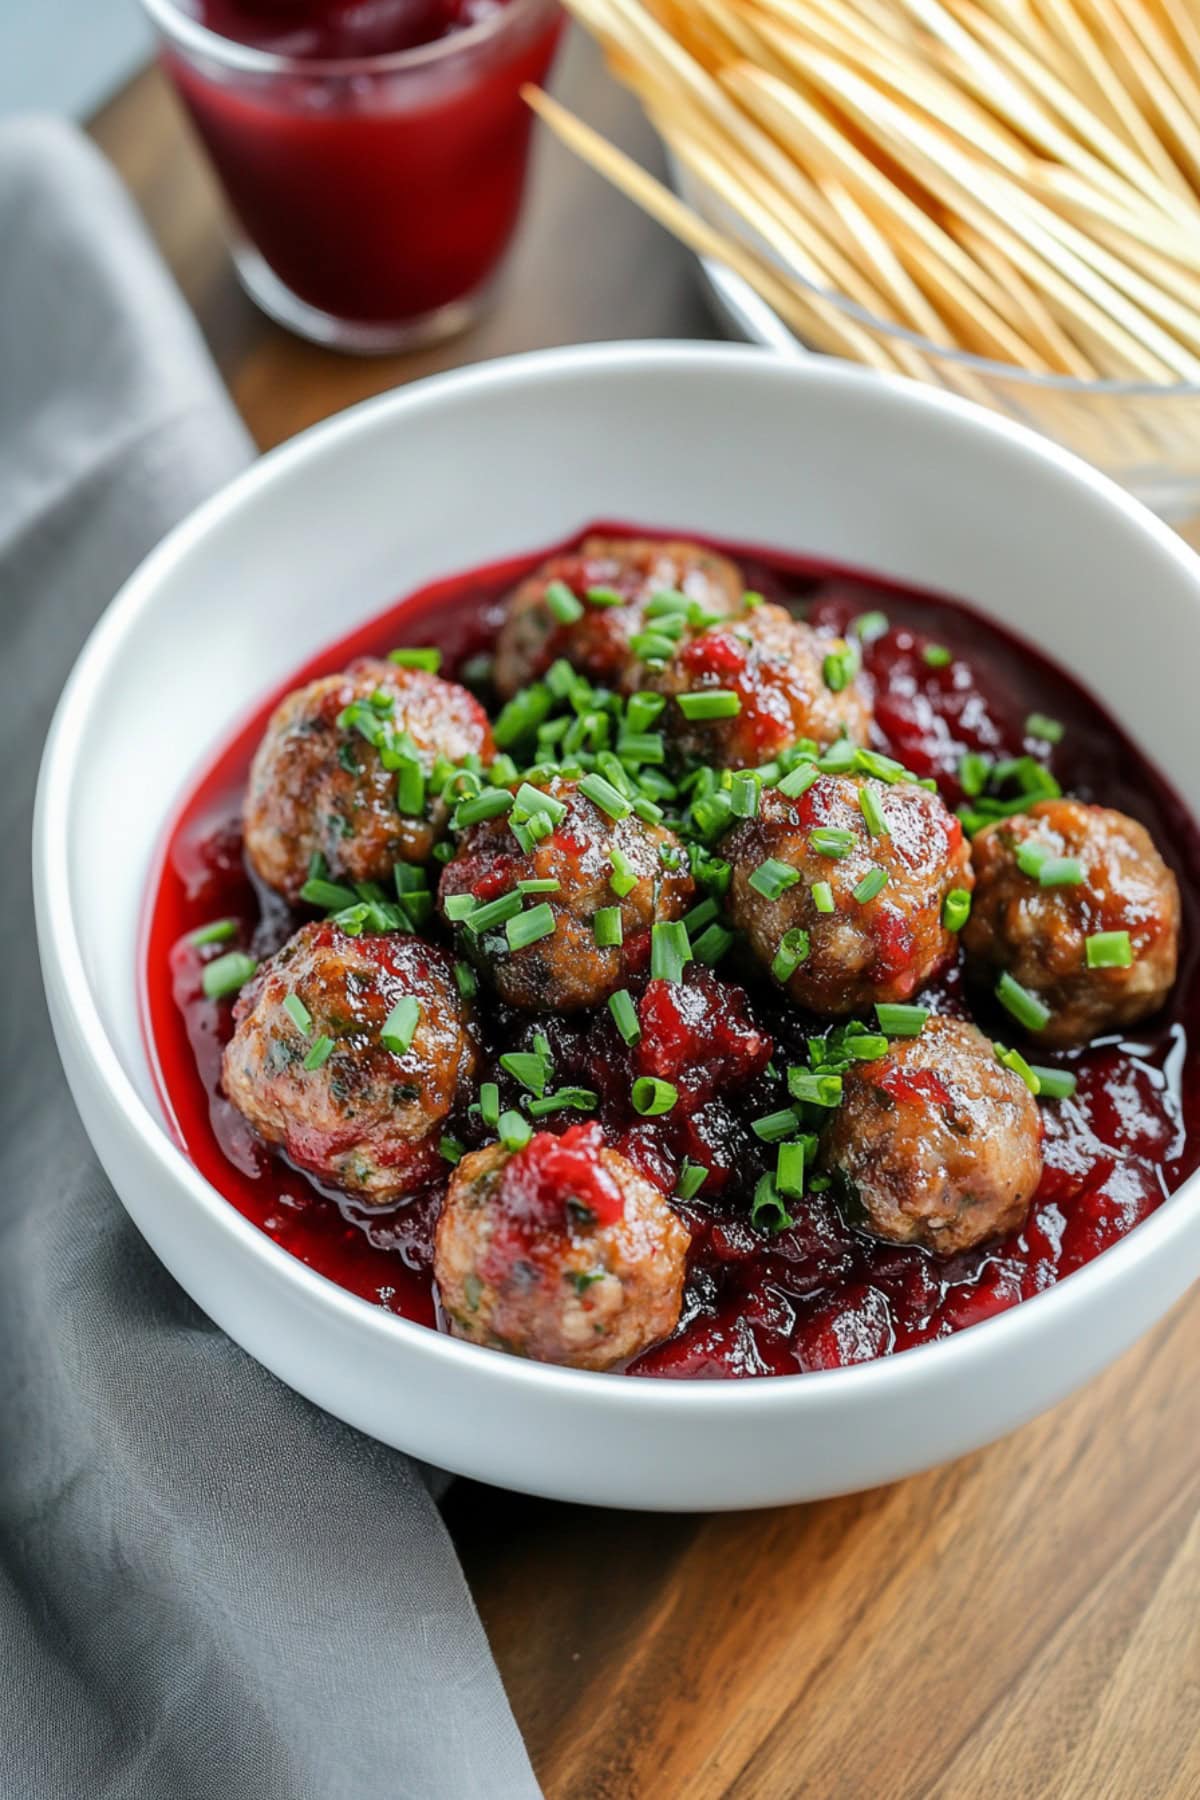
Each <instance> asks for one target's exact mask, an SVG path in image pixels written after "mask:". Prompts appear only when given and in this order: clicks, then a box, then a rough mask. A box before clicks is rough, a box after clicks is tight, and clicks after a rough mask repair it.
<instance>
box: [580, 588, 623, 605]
mask: <svg viewBox="0 0 1200 1800" xmlns="http://www.w3.org/2000/svg"><path fill="white" fill-rule="evenodd" d="M584 598H585V599H586V601H587V603H588V605H589V606H624V605H625V604H626V600H625V596H624V594H618V592H617V590H616V588H613V587H590V588H588V589H587V591H586V593H585V595H584Z"/></svg>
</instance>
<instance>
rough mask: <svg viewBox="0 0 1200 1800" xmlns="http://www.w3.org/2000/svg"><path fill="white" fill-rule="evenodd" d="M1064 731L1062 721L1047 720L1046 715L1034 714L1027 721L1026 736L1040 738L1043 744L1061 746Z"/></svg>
mask: <svg viewBox="0 0 1200 1800" xmlns="http://www.w3.org/2000/svg"><path fill="white" fill-rule="evenodd" d="M1063 731H1064V727H1063V724H1062V722H1061V720H1059V719H1050V718H1047V716H1046V714H1045V713H1040V712H1032V713H1030V715H1029V717H1028V718H1027V719H1026V721H1025V736H1026V737H1031V738H1040V739H1041V741H1042V743H1043V744H1061V743H1062V740H1063Z"/></svg>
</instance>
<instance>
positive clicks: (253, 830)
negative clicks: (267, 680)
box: [244, 657, 494, 902]
mask: <svg viewBox="0 0 1200 1800" xmlns="http://www.w3.org/2000/svg"><path fill="white" fill-rule="evenodd" d="M376 696H378V698H377V699H376V698H375V697H376ZM355 702H358V703H359V705H360V707H361V708H362V716H363V720H364V723H365V724H366V726H367V728H368V730H371V731H372V733H373V734H376V733H377V734H378V736H379V740H380V742H379V745H378V746H377V745H376V744H373V743H370V742H368V740H367V738H366V737H365V736H364V735H363V733H362V731H360V730H359V729H358V727H357V726H355V725H353V724H351V723H347V724H345V725H343V724H341V723H340V722H339V721H340V720H341V718H342V715H343V713H344V711H345V709H346V708H347V707H349V706H352V705H353V704H354V703H355ZM393 743H394V749H393V747H392V745H393ZM406 752H407V753H408V756H409V758H410V759H411V757H412V756H413V755H415V758H416V760H417V762H419V764H420V766H421V769H422V771H423V773H424V774H425V775H428V774H429V772H430V770H431V769H432V768H433V766H434V764H435V762H437V760H438V759H439V758H443V759H444V760H445V761H446V762H450V763H458V762H461V761H462V760H463V758H464V757H466V756H469V755H471V754H472V753H474V754H476V755H478V756H480V757H482V758H483V759H484V760H485V761H488V760H490V759H491V757H492V756H493V755H494V748H493V744H492V733H491V727H490V726H489V724H488V721H487V715H486V713H485V712H484V710H483V708H482V707H481V706H480V705H479V703H478V701H476V700H474V699H473V698H472V696H471V695H470V694H468V693H467V691H466V689H465V688H461V687H458V686H457V685H456V684H455V683H454V682H451V681H441V680H439V678H438V677H437V676H436V675H430V674H427V673H426V672H425V670H423V669H401V668H397V666H396V665H395V663H390V662H381V661H378V660H377V659H375V658H373V657H364V658H362V659H361V660H360V661H358V662H355V663H352V664H351V666H350V668H349V669H347V670H346V672H345V673H344V674H342V675H326V676H324V677H322V679H321V680H319V681H312V682H310V683H309V685H308V686H307V687H303V688H298V689H297V690H296V691H295V692H294V693H291V694H289V695H288V696H287V698H286V699H285V700H283V701H281V703H280V705H279V706H278V707H277V708H276V709H275V712H274V713H273V714H272V717H271V721H270V723H269V725H268V726H267V731H266V736H265V737H264V738H263V741H262V743H261V744H260V745H259V747H258V750H257V752H256V753H255V757H254V761H253V763H252V764H251V768H250V781H249V786H248V787H247V790H246V800H245V808H244V827H245V839H246V854H247V855H248V857H249V859H250V862H251V864H252V866H253V867H254V869H255V870H256V871H257V873H258V874H259V875H261V877H262V879H263V880H264V881H265V882H266V883H267V885H268V887H272V888H275V889H277V891H278V892H279V893H281V894H283V895H285V896H286V897H287V899H288V900H291V901H293V902H295V901H296V900H297V899H298V898H299V894H300V889H301V888H302V887H303V886H304V883H305V881H306V880H307V879H308V874H309V864H310V862H311V860H312V858H313V856H314V855H316V854H318V853H319V854H320V855H321V856H323V857H324V858H325V864H326V867H327V868H328V871H329V873H330V875H331V876H333V877H334V878H335V879H337V878H339V877H342V878H345V879H348V880H350V881H390V880H391V874H392V865H393V864H394V863H396V862H412V863H422V862H426V861H428V859H429V855H430V852H431V851H432V849H433V846H434V844H435V842H436V841H437V839H438V838H439V837H440V836H441V834H442V832H443V830H444V829H445V822H446V808H445V806H444V805H443V803H442V802H441V801H440V800H432V799H431V800H428V801H427V800H426V798H425V796H424V794H423V793H421V792H419V791H418V792H417V793H416V794H415V796H408V797H406V796H405V795H404V794H403V793H401V792H398V788H397V781H398V778H400V779H403V776H402V765H403V764H404V759H405V753H406ZM409 766H411V764H409ZM417 785H418V789H419V788H420V787H421V786H422V785H423V784H422V783H421V782H420V781H419V780H418V784H417ZM402 806H403V809H404V810H402V809H401V808H402ZM410 809H411V810H410Z"/></svg>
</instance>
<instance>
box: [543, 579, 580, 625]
mask: <svg viewBox="0 0 1200 1800" xmlns="http://www.w3.org/2000/svg"><path fill="white" fill-rule="evenodd" d="M546 605H547V606H548V607H549V608H550V611H551V612H552V613H553V614H554V617H555V618H556V619H557V620H558V622H559V624H560V625H574V623H575V621H576V620H577V619H582V617H583V603H582V601H579V600H577V599H576V598H575V596H574V594H573V593H572V592H571V590H570V588H569V587H568V586H567V584H566V582H565V581H551V582H550V583H549V584H548V585H547V588H546Z"/></svg>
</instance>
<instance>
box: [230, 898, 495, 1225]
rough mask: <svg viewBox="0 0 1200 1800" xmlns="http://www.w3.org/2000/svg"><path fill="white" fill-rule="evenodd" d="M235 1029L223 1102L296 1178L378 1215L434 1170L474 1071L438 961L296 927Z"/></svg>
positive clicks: (384, 941) (446, 969) (409, 945)
mask: <svg viewBox="0 0 1200 1800" xmlns="http://www.w3.org/2000/svg"><path fill="white" fill-rule="evenodd" d="M234 1020H235V1023H236V1030H235V1031H234V1035H233V1037H232V1039H231V1040H230V1042H229V1044H228V1045H227V1047H226V1050H225V1057H224V1062H223V1065H222V1082H223V1085H224V1088H225V1092H226V1094H227V1095H228V1096H229V1098H230V1100H232V1102H233V1104H234V1105H235V1106H236V1107H237V1109H238V1111H239V1112H240V1113H243V1114H244V1115H245V1117H246V1118H247V1119H249V1121H250V1123H251V1124H252V1125H253V1126H255V1127H256V1129H257V1130H258V1131H259V1132H260V1133H261V1135H262V1136H263V1137H264V1138H265V1139H266V1140H267V1142H268V1143H271V1144H277V1145H279V1146H280V1147H281V1148H282V1149H283V1150H284V1151H285V1152H286V1154H287V1156H288V1158H289V1159H290V1160H291V1161H292V1162H293V1163H295V1164H296V1166H297V1168H300V1169H305V1170H307V1171H308V1173H309V1174H310V1175H315V1176H316V1177H317V1178H318V1180H321V1181H325V1182H330V1183H332V1184H333V1185H334V1186H335V1187H340V1188H344V1189H345V1190H346V1192H347V1193H349V1194H353V1195H354V1196H355V1198H356V1199H360V1200H365V1201H369V1202H376V1203H378V1202H383V1201H388V1200H395V1199H397V1198H399V1197H400V1196H401V1195H403V1194H406V1193H410V1192H411V1191H412V1190H413V1189H414V1188H416V1187H419V1186H420V1185H421V1184H422V1183H424V1182H427V1181H429V1180H430V1179H432V1178H434V1177H436V1175H437V1174H438V1173H439V1172H440V1171H441V1170H442V1169H443V1168H444V1164H443V1163H442V1162H441V1159H440V1156H439V1153H438V1138H439V1135H440V1131H441V1128H442V1125H443V1124H444V1122H445V1120H446V1118H447V1116H448V1114H449V1112H450V1110H451V1108H452V1107H453V1105H454V1104H455V1101H456V1099H457V1097H458V1094H459V1090H460V1089H461V1088H462V1087H463V1085H464V1084H465V1083H467V1082H468V1081H469V1080H470V1079H471V1077H472V1075H473V1074H474V1072H475V1066H476V1061H477V1048H476V1041H475V1034H474V1028H473V1025H472V1021H471V1015H470V1011H469V1009H468V1008H467V1006H466V1005H465V1003H464V1002H463V1000H462V999H461V997H460V995H459V992H458V987H457V984H456V982H455V975H454V964H453V962H452V961H451V959H450V957H449V956H447V954H446V953H445V951H444V950H439V949H437V948H436V947H435V946H434V945H432V944H426V943H424V942H422V941H421V940H420V939H419V938H415V937H408V936H403V935H399V934H396V933H387V934H386V935H380V936H376V937H357V938H356V937H349V936H347V935H346V933H345V932H343V931H341V930H339V929H338V927H337V926H336V925H333V924H328V923H326V924H313V925H305V926H304V927H303V928H302V929H301V930H300V931H298V932H297V933H296V935H295V937H293V938H290V939H289V940H288V942H287V943H286V944H285V945H284V946H283V949H282V950H280V951H279V952H278V953H277V954H276V955H275V956H273V957H272V958H271V960H270V961H269V962H267V963H265V964H264V965H263V967H262V968H261V969H260V970H259V972H258V974H257V975H256V976H255V978H254V980H253V981H252V982H251V983H250V984H249V986H247V987H246V988H244V989H243V990H242V993H241V994H240V995H239V997H238V1002H237V1006H236V1008H235V1011H234ZM406 1045H407V1047H405V1046H406Z"/></svg>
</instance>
